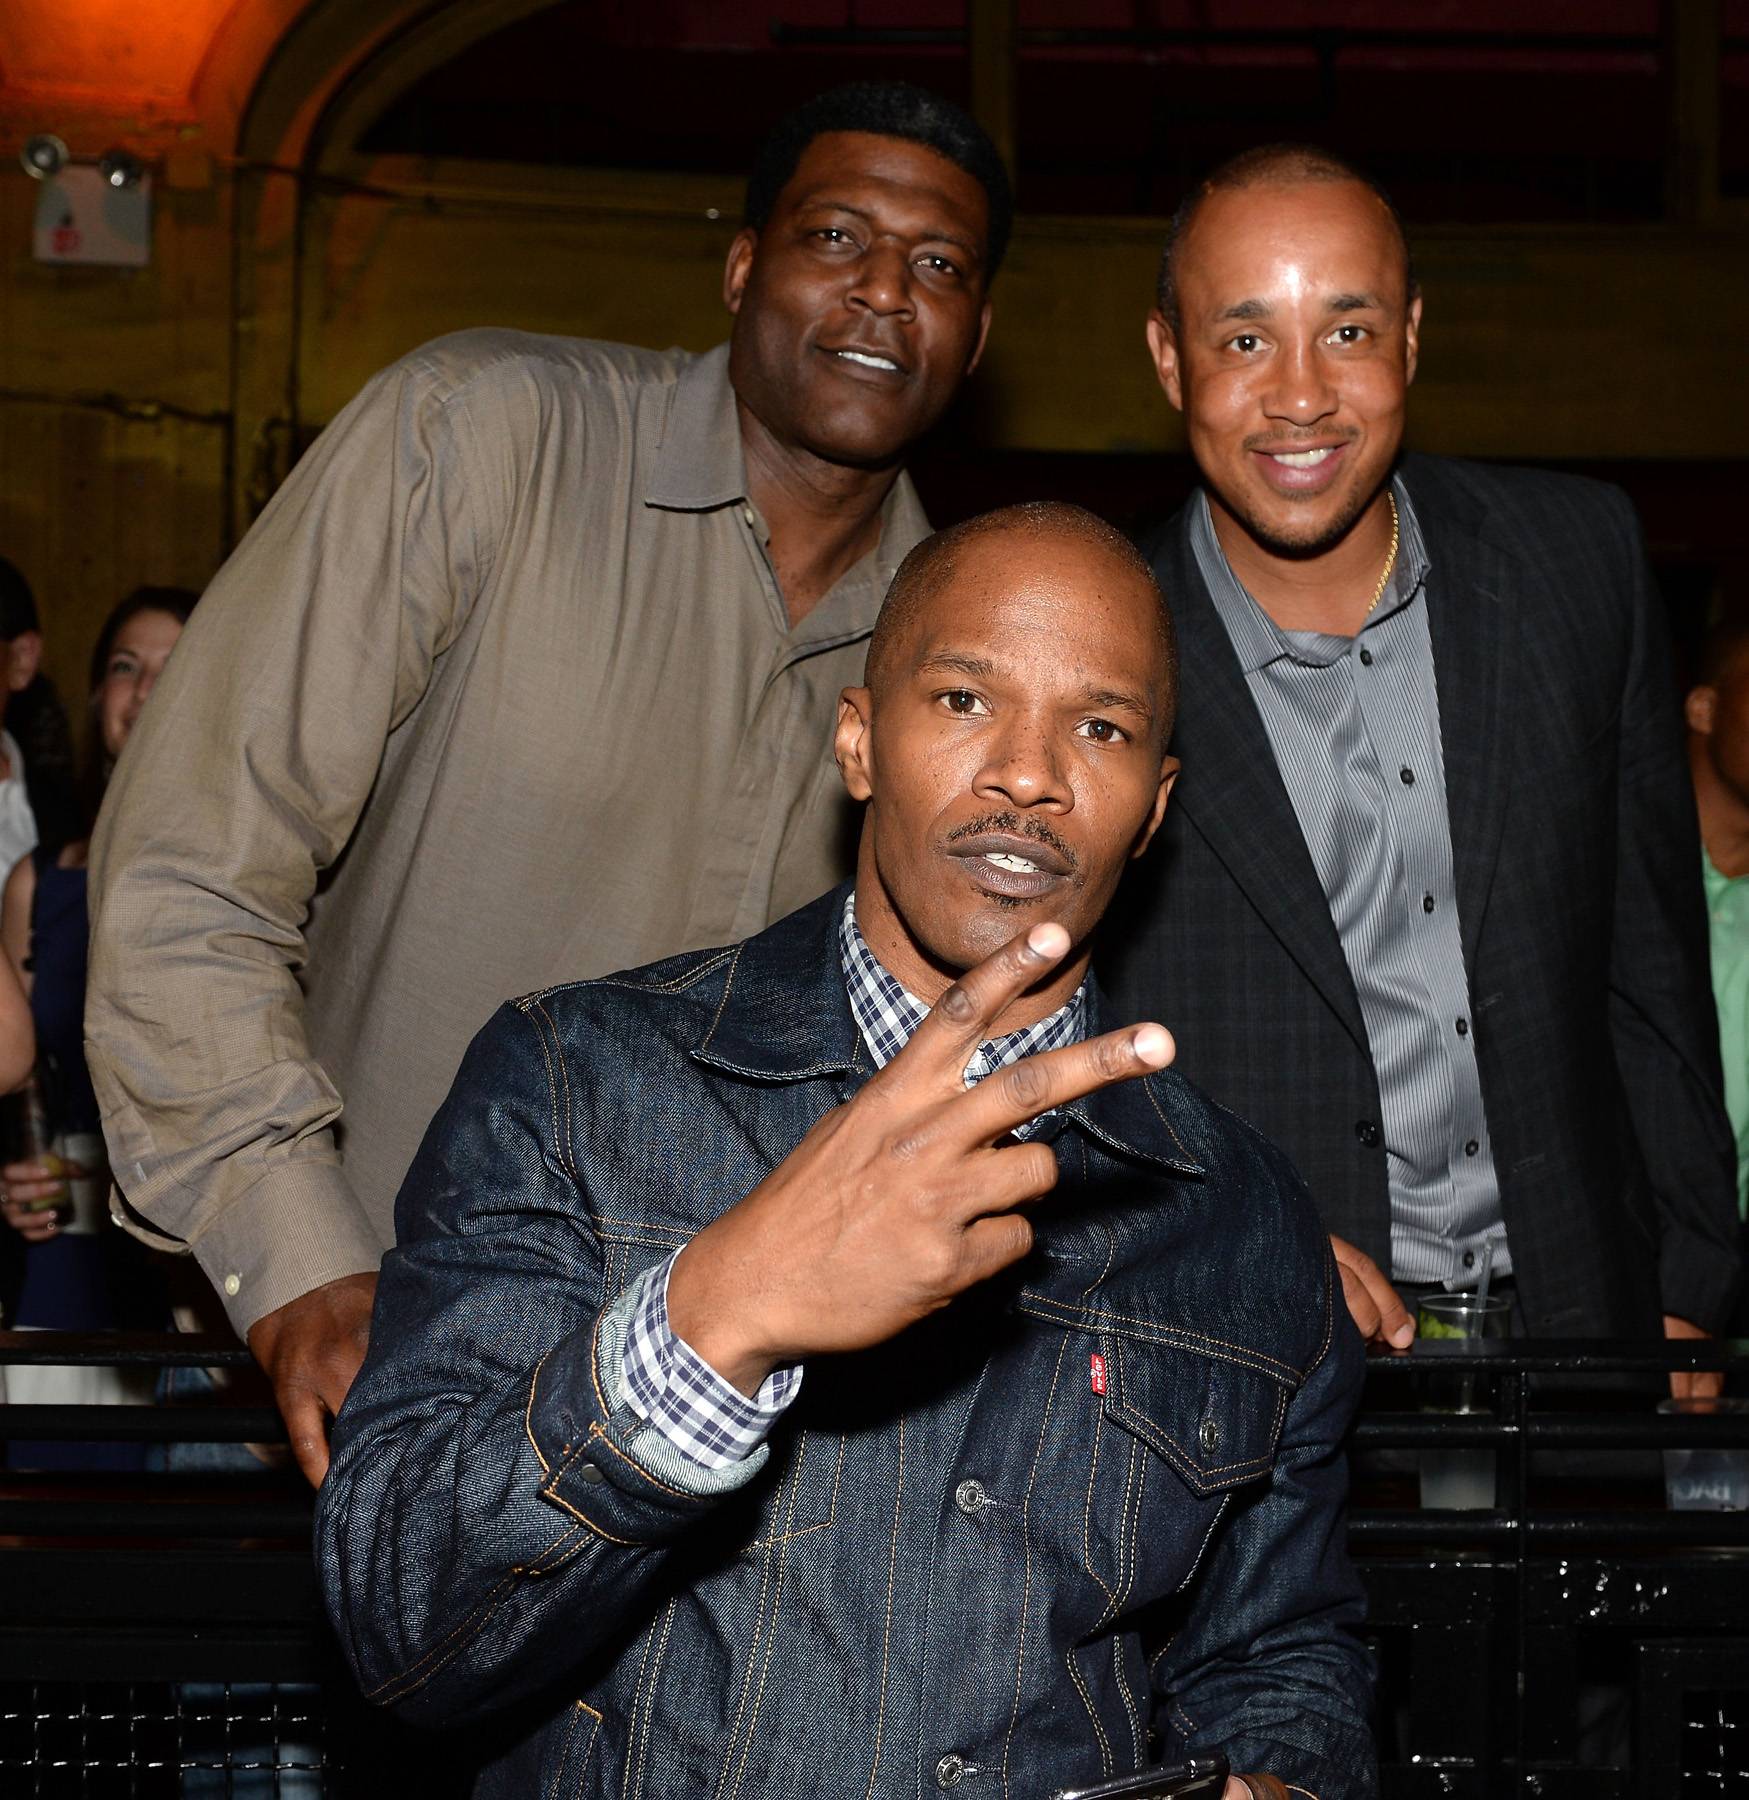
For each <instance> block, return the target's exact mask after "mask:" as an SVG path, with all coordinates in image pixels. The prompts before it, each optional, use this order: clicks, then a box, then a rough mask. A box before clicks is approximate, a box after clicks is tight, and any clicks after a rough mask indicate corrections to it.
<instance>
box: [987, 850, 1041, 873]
mask: <svg viewBox="0 0 1749 1800" xmlns="http://www.w3.org/2000/svg"><path fill="white" fill-rule="evenodd" d="M983 860H984V861H985V862H987V863H988V864H989V865H990V866H991V868H993V869H1012V870H1014V871H1015V873H1016V874H1020V875H1036V874H1037V873H1038V864H1037V863H1035V862H1033V861H1032V860H1031V859H1030V858H1028V857H1024V856H1013V855H1010V854H1009V852H1008V851H1006V850H992V851H991V852H989V854H988V855H986V856H985V857H984V858H983Z"/></svg>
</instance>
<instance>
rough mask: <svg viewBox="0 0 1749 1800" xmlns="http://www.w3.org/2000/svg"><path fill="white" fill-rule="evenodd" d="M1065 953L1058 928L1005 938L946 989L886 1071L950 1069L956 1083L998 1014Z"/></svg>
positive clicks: (1044, 927)
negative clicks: (891, 1069) (998, 948)
mask: <svg viewBox="0 0 1749 1800" xmlns="http://www.w3.org/2000/svg"><path fill="white" fill-rule="evenodd" d="M1068 951H1069V934H1068V932H1066V931H1065V930H1064V929H1063V928H1062V926H1061V925H1056V924H1048V923H1047V924H1043V925H1034V926H1033V927H1031V929H1030V930H1027V931H1023V932H1021V933H1019V934H1018V935H1017V936H1015V937H1012V938H1010V939H1009V940H1008V942H1007V943H1006V944H1004V945H1003V946H1002V948H1001V949H1000V950H998V951H996V952H995V954H994V955H992V956H986V957H985V958H984V960H983V961H982V962H981V963H979V964H978V965H977V967H976V968H973V969H968V970H967V971H966V972H965V974H963V975H962V976H961V977H960V978H959V980H958V981H956V982H955V983H954V984H953V985H952V986H951V987H950V988H948V990H947V991H946V992H945V993H944V994H943V995H942V996H941V998H940V999H939V1000H937V1001H936V1003H935V1004H934V1006H932V1007H931V1008H930V1010H929V1016H928V1018H926V1019H925V1020H924V1021H923V1023H922V1024H921V1025H920V1026H918V1028H917V1031H916V1033H915V1034H914V1035H913V1037H912V1039H911V1042H910V1043H909V1044H907V1045H906V1046H905V1048H904V1050H903V1051H901V1052H900V1054H899V1055H898V1056H896V1057H895V1058H894V1059H893V1061H892V1064H891V1065H890V1066H891V1067H892V1068H894V1069H896V1070H911V1069H915V1068H916V1067H918V1066H919V1065H923V1066H925V1067H927V1068H929V1069H931V1070H932V1071H934V1072H941V1071H947V1070H951V1071H952V1074H953V1077H954V1079H955V1080H958V1079H959V1078H960V1077H961V1076H962V1075H963V1074H964V1073H965V1066H966V1063H967V1061H968V1060H969V1059H970V1057H971V1054H972V1052H973V1051H974V1050H975V1049H976V1048H977V1047H978V1045H979V1044H981V1043H982V1042H983V1041H984V1039H985V1038H987V1037H988V1036H989V1035H990V1031H991V1027H992V1026H993V1025H994V1024H995V1022H996V1020H997V1019H998V1018H999V1017H1000V1016H1001V1014H1002V1011H1003V1009H1004V1008H1005V1007H1007V1006H1008V1005H1009V1004H1010V1002H1012V1001H1013V1000H1015V999H1017V998H1019V996H1020V995H1022V994H1024V993H1025V992H1026V990H1027V989H1028V988H1029V987H1032V986H1033V985H1035V983H1037V982H1040V981H1042V980H1043V979H1044V978H1045V977H1046V976H1047V975H1048V974H1049V973H1050V972H1051V970H1052V969H1054V968H1055V967H1056V965H1057V964H1058V963H1060V962H1061V961H1062V960H1063V958H1064V957H1065V956H1066V955H1067V954H1068ZM956 1059H957V1060H956Z"/></svg>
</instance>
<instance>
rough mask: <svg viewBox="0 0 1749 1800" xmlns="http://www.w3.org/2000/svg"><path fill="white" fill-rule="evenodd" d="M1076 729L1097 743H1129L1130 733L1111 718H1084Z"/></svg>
mask: <svg viewBox="0 0 1749 1800" xmlns="http://www.w3.org/2000/svg"><path fill="white" fill-rule="evenodd" d="M1075 729H1076V730H1077V731H1078V732H1080V733H1081V734H1082V736H1083V737H1088V738H1091V739H1092V740H1093V742H1094V743H1096V744H1127V743H1128V742H1129V737H1130V734H1129V733H1128V732H1127V731H1125V730H1124V728H1123V727H1122V726H1121V725H1114V724H1113V723H1112V721H1111V720H1110V719H1083V720H1082V721H1081V723H1080V724H1079V725H1077V726H1076V727H1075Z"/></svg>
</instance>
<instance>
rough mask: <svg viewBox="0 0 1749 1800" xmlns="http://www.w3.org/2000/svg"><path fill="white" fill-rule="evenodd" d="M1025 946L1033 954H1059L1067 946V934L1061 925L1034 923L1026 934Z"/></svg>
mask: <svg viewBox="0 0 1749 1800" xmlns="http://www.w3.org/2000/svg"><path fill="white" fill-rule="evenodd" d="M1026 947H1027V949H1029V950H1030V951H1031V952H1032V953H1033V955H1034V956H1047V957H1057V956H1061V955H1062V954H1063V952H1064V951H1065V950H1067V949H1068V947H1069V934H1068V932H1066V931H1065V930H1064V929H1063V928H1062V926H1061V925H1049V924H1047V925H1035V926H1033V928H1032V930H1031V931H1029V932H1028V933H1027V934H1026Z"/></svg>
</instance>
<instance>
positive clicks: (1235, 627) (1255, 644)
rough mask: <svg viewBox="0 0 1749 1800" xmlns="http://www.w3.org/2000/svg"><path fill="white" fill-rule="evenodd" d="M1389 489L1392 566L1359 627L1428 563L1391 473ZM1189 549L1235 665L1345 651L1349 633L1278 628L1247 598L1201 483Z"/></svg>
mask: <svg viewBox="0 0 1749 1800" xmlns="http://www.w3.org/2000/svg"><path fill="white" fill-rule="evenodd" d="M1391 492H1392V493H1393V494H1395V495H1396V497H1397V529H1398V538H1399V541H1398V545H1397V562H1396V567H1395V568H1394V569H1393V570H1392V572H1391V580H1390V585H1389V587H1388V588H1387V589H1386V590H1385V593H1384V595H1383V597H1382V598H1381V600H1380V601H1379V604H1378V606H1377V608H1376V609H1375V610H1374V611H1373V612H1372V613H1371V614H1369V615H1368V617H1367V619H1366V621H1365V623H1364V624H1363V625H1362V626H1361V630H1362V631H1368V630H1371V629H1372V628H1373V627H1374V626H1377V625H1382V624H1383V623H1384V621H1385V620H1386V619H1388V618H1390V617H1391V616H1392V615H1393V614H1394V613H1397V612H1400V611H1401V610H1402V609H1403V608H1404V607H1405V606H1407V605H1408V604H1409V603H1410V601H1412V600H1413V599H1414V598H1415V596H1416V595H1417V594H1418V593H1419V592H1420V591H1421V588H1422V586H1423V584H1424V583H1425V582H1426V580H1427V572H1428V569H1429V567H1430V564H1429V562H1428V556H1427V540H1426V539H1425V538H1424V537H1423V536H1422V534H1421V527H1420V524H1419V523H1418V522H1417V520H1416V518H1415V508H1414V507H1413V506H1412V505H1411V504H1410V501H1409V495H1408V491H1407V490H1406V489H1405V488H1404V486H1403V483H1402V481H1401V480H1400V479H1399V478H1396V477H1393V478H1392V481H1391ZM1190 550H1191V555H1192V556H1193V557H1195V559H1196V565H1197V567H1198V569H1199V570H1200V571H1201V572H1202V577H1203V580H1204V581H1205V582H1206V583H1207V585H1208V590H1209V598H1210V599H1211V600H1213V602H1214V604H1215V610H1216V612H1218V613H1219V614H1220V615H1221V623H1222V624H1223V625H1224V626H1225V627H1226V628H1227V636H1228V637H1229V638H1231V639H1232V642H1233V649H1234V651H1235V652H1236V653H1237V654H1238V658H1239V667H1240V668H1241V669H1242V670H1243V671H1244V672H1245V674H1247V675H1251V674H1253V673H1255V672H1256V671H1257V670H1258V669H1265V668H1267V667H1268V666H1269V665H1270V664H1271V663H1273V662H1279V661H1280V660H1281V659H1282V658H1283V657H1289V658H1291V659H1292V660H1293V661H1295V662H1302V663H1330V662H1334V661H1336V659H1337V658H1338V657H1340V656H1346V655H1347V654H1348V652H1349V650H1350V649H1351V648H1352V645H1353V641H1354V640H1353V639H1352V638H1345V637H1336V636H1332V635H1330V634H1329V633H1327V632H1319V631H1284V630H1283V629H1282V628H1281V627H1280V626H1279V625H1277V624H1276V622H1275V621H1274V620H1273V619H1272V618H1270V616H1269V614H1268V613H1266V612H1265V611H1264V610H1263V608H1262V607H1261V606H1259V605H1258V604H1257V602H1256V601H1255V600H1253V599H1252V598H1251V595H1250V593H1249V592H1248V591H1247V590H1246V588H1245V586H1244V585H1243V583H1241V582H1240V580H1239V578H1238V576H1237V575H1235V574H1234V573H1233V570H1232V567H1231V565H1230V564H1229V563H1228V561H1227V556H1226V552H1225V551H1224V550H1222V548H1221V541H1220V539H1219V538H1218V537H1217V536H1216V535H1215V521H1214V515H1213V514H1212V513H1211V512H1210V510H1209V502H1208V495H1207V493H1205V492H1204V491H1203V490H1202V489H1201V488H1199V489H1198V490H1197V493H1196V498H1195V499H1194V500H1192V502H1191V504H1190Z"/></svg>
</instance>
